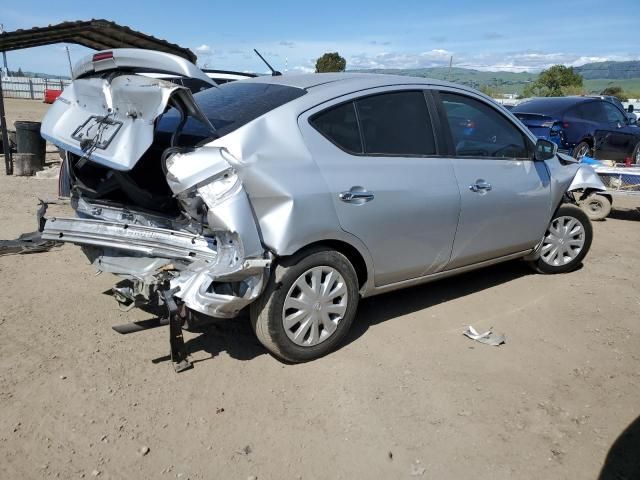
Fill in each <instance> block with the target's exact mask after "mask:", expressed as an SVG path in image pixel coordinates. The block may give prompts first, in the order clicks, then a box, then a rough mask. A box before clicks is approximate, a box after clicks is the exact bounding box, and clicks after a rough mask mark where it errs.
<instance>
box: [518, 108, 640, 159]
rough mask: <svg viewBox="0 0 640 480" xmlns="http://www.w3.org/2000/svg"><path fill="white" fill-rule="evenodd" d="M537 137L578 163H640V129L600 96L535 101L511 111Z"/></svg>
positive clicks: (622, 112)
mask: <svg viewBox="0 0 640 480" xmlns="http://www.w3.org/2000/svg"><path fill="white" fill-rule="evenodd" d="M511 113H513V114H514V115H515V116H516V117H518V118H519V119H520V121H522V123H524V124H525V125H526V126H527V127H528V128H529V130H531V131H532V132H533V133H534V134H535V135H536V136H537V137H538V138H543V139H545V140H550V141H552V142H554V143H556V144H557V145H558V149H560V150H564V151H566V152H569V153H571V154H572V155H573V156H574V157H575V158H577V159H578V160H580V159H581V158H582V157H584V156H585V155H588V156H590V157H593V158H598V159H602V160H613V161H616V162H626V163H629V164H640V128H639V127H637V126H636V125H635V124H634V122H633V121H632V120H630V119H629V118H628V117H627V114H626V112H625V111H624V110H621V109H620V108H619V107H618V106H616V105H615V104H614V103H612V102H610V101H608V100H605V99H603V98H600V97H545V98H534V99H531V100H528V101H525V102H523V103H521V104H519V105H517V106H516V107H515V108H514V109H513V110H511Z"/></svg>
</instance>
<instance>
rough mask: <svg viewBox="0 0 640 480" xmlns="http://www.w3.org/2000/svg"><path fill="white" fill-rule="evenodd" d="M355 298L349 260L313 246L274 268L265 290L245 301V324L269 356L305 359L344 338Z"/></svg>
mask: <svg viewBox="0 0 640 480" xmlns="http://www.w3.org/2000/svg"><path fill="white" fill-rule="evenodd" d="M358 300H359V292H358V277H357V275H356V272H355V269H354V268H353V265H351V263H350V262H349V260H348V259H347V258H346V257H345V256H344V255H342V254H341V253H339V252H337V251H335V250H330V249H313V250H310V251H308V252H306V253H305V254H303V255H297V256H296V257H294V258H292V259H289V260H287V261H284V262H283V263H281V264H279V265H277V266H276V269H275V271H274V272H273V274H272V275H271V278H270V280H269V284H268V285H267V288H266V290H265V292H264V293H263V294H262V295H261V297H260V298H259V299H258V300H256V301H255V302H254V303H253V304H251V323H252V325H253V328H254V330H255V332H256V336H257V337H258V340H260V342H261V343H262V344H263V345H264V346H265V347H266V348H267V350H269V351H270V352H271V353H272V354H274V355H275V356H277V357H280V358H282V359H284V360H287V361H290V362H306V361H309V360H314V359H316V358H319V357H322V356H324V355H326V354H327V353H329V352H331V351H332V350H333V349H334V348H335V347H337V346H338V344H339V343H340V342H341V341H342V340H343V339H344V337H345V335H346V334H347V332H348V331H349V327H350V326H351V323H352V322H353V318H354V317H355V313H356V309H357V307H358Z"/></svg>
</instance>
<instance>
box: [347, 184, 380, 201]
mask: <svg viewBox="0 0 640 480" xmlns="http://www.w3.org/2000/svg"><path fill="white" fill-rule="evenodd" d="M338 198H340V200H342V201H343V202H347V203H366V202H370V201H371V200H373V199H374V198H375V195H374V193H373V192H369V191H368V190H365V189H364V188H362V187H351V190H348V191H346V192H340V193H339V194H338Z"/></svg>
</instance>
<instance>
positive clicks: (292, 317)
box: [282, 266, 349, 347]
mask: <svg viewBox="0 0 640 480" xmlns="http://www.w3.org/2000/svg"><path fill="white" fill-rule="evenodd" d="M348 300H349V297H348V295H347V286H346V284H345V281H344V278H342V275H340V273H339V272H338V271H337V270H336V269H334V268H332V267H327V266H320V267H313V268H311V269H309V270H307V271H306V272H305V273H303V274H302V275H300V276H299V277H298V279H297V280H296V281H295V282H294V283H293V285H292V286H291V288H290V289H289V292H288V293H287V296H286V298H285V301H284V307H283V309H282V324H283V325H284V331H285V332H286V333H287V336H288V337H289V339H290V340H291V341H292V342H293V343H295V344H296V345H300V346H303V347H311V346H313V345H317V344H319V343H322V342H324V341H325V340H327V339H328V338H329V337H331V335H333V334H334V333H335V331H336V329H337V328H338V324H339V323H340V321H341V320H342V319H343V318H344V315H345V313H346V311H347V302H348Z"/></svg>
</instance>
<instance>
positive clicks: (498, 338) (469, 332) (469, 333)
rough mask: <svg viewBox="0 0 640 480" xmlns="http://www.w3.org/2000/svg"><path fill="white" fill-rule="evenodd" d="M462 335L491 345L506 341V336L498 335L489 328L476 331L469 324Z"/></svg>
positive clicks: (495, 345)
mask: <svg viewBox="0 0 640 480" xmlns="http://www.w3.org/2000/svg"><path fill="white" fill-rule="evenodd" d="M462 334H463V335H465V336H466V337H469V338H470V339H471V340H475V341H476V342H480V343H485V344H487V345H492V346H494V347H497V346H499V345H502V344H503V343H506V338H505V336H504V335H498V334H495V333H493V332H492V331H491V329H489V330H487V331H486V332H484V333H478V331H477V330H476V329H475V328H473V327H472V326H471V325H469V326H468V327H467V329H466V330H465V331H464V332H462Z"/></svg>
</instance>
